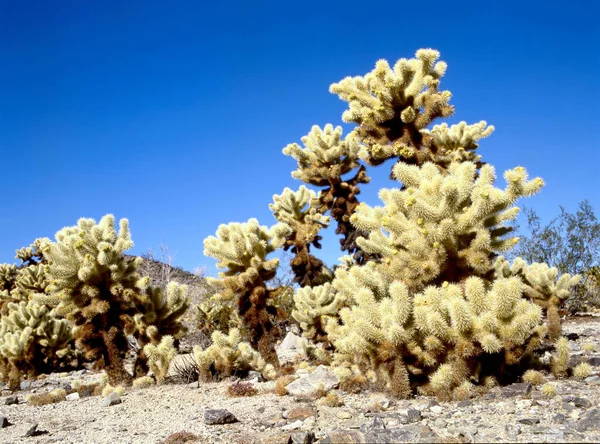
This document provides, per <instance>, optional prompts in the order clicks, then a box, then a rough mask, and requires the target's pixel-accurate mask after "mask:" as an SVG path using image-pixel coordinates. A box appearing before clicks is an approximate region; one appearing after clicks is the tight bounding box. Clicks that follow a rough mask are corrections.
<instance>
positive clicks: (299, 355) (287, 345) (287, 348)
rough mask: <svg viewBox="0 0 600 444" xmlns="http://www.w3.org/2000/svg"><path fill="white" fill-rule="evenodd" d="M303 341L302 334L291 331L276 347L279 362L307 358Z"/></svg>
mask: <svg viewBox="0 0 600 444" xmlns="http://www.w3.org/2000/svg"><path fill="white" fill-rule="evenodd" d="M302 343H303V339H302V338H301V337H300V336H297V335H295V334H294V333H292V332H289V333H288V334H287V335H286V337H285V338H284V339H283V341H281V344H279V346H278V347H276V348H275V351H276V353H277V357H278V358H279V362H280V363H281V364H285V363H287V362H294V361H296V360H298V359H304V358H306V357H307V356H306V352H305V351H304V347H302Z"/></svg>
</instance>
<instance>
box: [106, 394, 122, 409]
mask: <svg viewBox="0 0 600 444" xmlns="http://www.w3.org/2000/svg"><path fill="white" fill-rule="evenodd" d="M121 402H122V401H121V396H119V394H118V393H117V392H111V393H110V395H108V396H107V397H106V398H104V404H103V405H104V407H110V406H113V405H117V404H121Z"/></svg>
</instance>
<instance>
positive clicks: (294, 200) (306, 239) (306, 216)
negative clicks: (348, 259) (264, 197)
mask: <svg viewBox="0 0 600 444" xmlns="http://www.w3.org/2000/svg"><path fill="white" fill-rule="evenodd" d="M315 199H316V193H315V192H314V191H312V190H309V189H308V188H306V187H305V186H304V185H302V186H301V187H300V189H299V190H298V191H296V192H294V191H292V190H291V189H289V188H286V189H285V190H284V191H283V193H282V194H281V196H278V195H274V196H273V200H274V203H272V204H270V205H269V208H270V209H271V211H273V215H274V216H275V219H277V220H278V221H279V222H282V223H286V224H287V225H289V226H290V228H291V229H292V230H293V231H292V233H291V234H290V235H289V236H288V237H287V238H286V243H285V245H284V247H283V248H284V250H286V251H287V250H288V249H290V248H291V250H292V253H294V254H295V256H294V258H293V259H292V260H291V263H290V265H291V268H292V271H293V272H294V275H295V281H296V282H297V283H299V284H300V285H301V286H307V285H318V284H319V283H321V282H322V281H323V280H324V279H327V278H328V277H329V275H330V274H331V273H329V270H327V269H326V268H325V269H324V264H323V261H321V260H320V259H318V258H316V257H315V256H313V255H312V254H310V247H311V245H312V246H315V247H316V248H321V244H320V243H319V241H320V240H321V239H322V238H321V236H319V232H320V230H321V228H323V227H327V226H328V225H329V222H330V218H329V217H327V216H323V215H322V214H320V213H319V212H317V210H316V209H315V207H314V206H313V205H311V202H312V201H314V200H315ZM307 205H308V207H307V208H305V207H306V206H307Z"/></svg>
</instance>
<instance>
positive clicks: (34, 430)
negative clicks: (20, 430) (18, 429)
mask: <svg viewBox="0 0 600 444" xmlns="http://www.w3.org/2000/svg"><path fill="white" fill-rule="evenodd" d="M37 428H38V424H37V422H34V423H33V424H31V425H30V426H29V428H28V429H27V430H26V431H25V434H24V435H23V436H24V437H25V438H28V437H30V436H35V435H37V434H38V429H37Z"/></svg>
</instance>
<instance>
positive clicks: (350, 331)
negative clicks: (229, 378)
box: [202, 49, 585, 399]
mask: <svg viewBox="0 0 600 444" xmlns="http://www.w3.org/2000/svg"><path fill="white" fill-rule="evenodd" d="M438 59H439V53H438V52H437V51H435V50H431V49H422V50H419V51H417V53H416V58H413V59H410V60H407V59H400V60H399V61H398V62H397V63H396V64H395V65H394V66H393V67H391V66H390V65H389V64H388V62H387V61H385V60H380V61H378V62H377V64H376V65H375V69H374V70H373V71H371V72H370V73H368V74H366V75H365V76H363V77H360V76H359V77H347V78H345V79H343V80H342V81H340V82H339V83H334V84H333V85H331V88H330V91H331V92H332V93H334V94H337V95H338V96H339V97H340V98H341V99H342V100H344V101H346V102H348V105H349V106H348V109H347V110H346V111H345V112H344V113H343V115H342V119H343V120H344V121H345V122H347V123H354V124H356V127H355V128H354V129H353V130H352V131H351V132H350V133H348V134H347V135H346V136H345V137H342V128H341V127H335V128H334V126H333V125H331V124H327V125H326V126H325V127H324V128H323V129H321V128H320V127H318V126H313V127H312V129H311V131H310V133H309V134H308V135H307V136H305V137H303V138H302V143H303V145H304V146H300V145H299V144H296V143H292V144H290V145H288V146H286V147H285V148H284V150H283V152H284V154H286V155H288V156H291V157H292V158H294V159H295V160H296V161H297V169H296V170H295V171H294V172H293V173H292V177H294V178H296V179H299V180H301V181H302V182H304V183H305V184H307V185H309V186H312V187H316V188H318V189H319V191H318V193H315V192H313V191H311V190H310V189H309V188H307V187H306V186H304V185H303V186H301V187H300V189H299V190H298V191H293V190H291V189H289V188H286V189H285V190H284V192H283V193H282V194H281V195H275V196H274V197H273V200H274V203H273V204H271V205H270V209H271V210H272V212H273V215H274V217H275V218H276V219H277V221H278V222H279V225H278V227H281V228H279V233H280V236H281V237H280V238H279V239H278V242H277V244H278V245H279V246H283V248H285V249H291V251H292V253H294V254H295V256H294V258H293V259H292V262H291V265H292V269H293V271H294V274H295V280H296V282H297V283H298V284H299V287H300V288H297V289H296V292H295V294H294V303H295V309H294V311H293V313H292V317H293V318H294V319H295V320H296V321H297V322H298V324H299V326H300V328H301V330H302V333H303V335H304V336H305V337H306V338H308V339H310V340H312V341H313V342H317V343H322V348H320V350H321V351H322V353H329V354H330V356H329V358H331V359H332V362H333V363H334V366H335V367H336V372H337V373H338V374H339V375H341V376H346V377H347V378H350V377H352V378H356V377H357V375H360V376H361V377H362V378H365V380H370V381H371V382H375V383H378V384H379V385H381V386H382V387H386V388H387V389H389V390H391V391H392V392H394V393H396V394H397V395H399V396H408V395H409V394H411V393H414V392H416V391H420V392H424V393H433V394H436V395H438V396H443V397H453V398H457V399H460V398H464V397H465V396H468V394H470V393H472V392H473V390H474V387H475V386H477V385H486V386H489V385H490V384H491V383H492V382H493V383H502V382H507V381H509V380H510V379H511V378H513V379H514V378H515V375H517V377H518V375H521V374H523V372H525V371H526V370H528V369H531V367H532V366H534V365H537V364H534V362H536V360H537V355H536V351H537V350H538V349H539V346H540V344H541V343H542V342H544V341H547V340H550V341H553V342H555V341H557V340H558V342H556V349H557V353H556V355H555V357H554V358H553V361H552V362H553V363H552V367H553V369H554V373H555V374H557V375H561V376H562V375H564V374H565V372H566V370H565V368H566V367H565V365H567V364H565V356H567V361H568V350H566V349H565V347H564V344H563V343H562V342H561V340H559V337H560V319H559V317H558V309H559V308H560V307H561V305H562V303H563V301H564V300H565V299H566V298H567V297H568V296H569V294H570V291H571V289H572V287H573V285H575V284H576V283H577V282H578V280H579V276H570V275H567V274H564V275H562V276H558V273H557V270H556V269H552V268H549V267H548V266H546V265H545V264H530V265H528V264H526V263H525V262H524V261H523V260H522V259H517V260H515V262H514V263H513V264H512V265H511V264H508V263H507V261H506V260H505V259H504V257H503V256H500V254H502V253H504V252H506V251H508V250H510V249H511V248H513V247H514V246H515V244H516V243H517V242H518V238H517V237H515V236H513V235H512V232H513V230H514V227H513V226H511V225H510V222H511V221H513V220H514V219H515V218H516V216H517V214H518V212H519V209H518V207H516V206H515V203H516V202H517V200H518V199H519V198H521V197H528V196H531V195H533V194H535V193H537V192H538V191H539V190H540V189H541V188H542V186H543V185H544V182H543V180H542V179H540V178H533V179H529V178H528V175H527V172H526V170H525V168H523V167H516V168H514V169H511V170H508V171H506V172H505V173H504V179H505V181H506V186H505V187H504V188H503V189H501V188H497V187H496V186H495V182H496V172H495V169H494V168H493V167H492V166H491V165H488V164H486V163H484V162H483V161H482V160H481V156H480V155H479V154H477V148H478V146H479V142H480V141H481V139H484V138H486V137H488V136H489V135H490V134H491V133H492V132H493V131H494V127H493V126H491V125H488V124H487V122H485V121H480V122H478V123H475V124H467V123H466V122H460V123H458V124H455V125H448V124H446V123H441V124H436V125H433V126H431V125H432V124H433V123H434V122H435V121H436V120H438V119H441V118H446V117H449V116H451V115H453V114H454V107H453V106H452V105H450V104H449V100H450V97H451V94H450V92H449V91H443V90H440V88H439V86H440V81H441V78H442V77H443V76H444V74H445V72H446V68H447V66H446V63H445V62H442V61H439V60H438ZM388 160H393V163H392V168H391V173H390V177H391V178H392V179H394V180H397V181H398V186H397V187H396V188H392V189H383V190H381V191H380V193H379V197H380V199H381V200H382V202H383V205H382V206H376V207H371V206H369V205H366V204H365V203H360V202H359V201H358V198H357V196H358V195H359V193H360V187H361V186H362V185H363V184H366V183H368V182H369V177H368V175H367V169H368V168H370V167H375V166H378V165H382V164H384V163H385V162H386V161H388ZM330 220H333V221H335V222H336V224H337V230H336V233H338V234H341V235H342V239H341V241H340V242H341V247H342V248H341V250H342V251H343V252H345V253H346V256H344V257H343V258H341V263H340V264H339V265H337V266H335V267H334V268H333V269H329V268H328V267H326V266H325V265H324V264H323V262H322V261H320V260H319V259H318V258H316V257H315V256H313V254H312V252H311V250H310V247H311V246H314V247H316V248H319V247H320V244H319V241H320V239H321V236H320V235H319V232H320V230H321V229H323V228H326V227H327V226H328V225H329V223H330ZM252 224H253V225H252V226H253V227H254V228H253V229H254V230H256V227H258V223H257V222H256V221H253V223H252ZM223 227H230V228H228V229H227V230H226V231H224V228H223ZM234 229H237V230H241V231H243V225H240V224H230V225H229V226H221V227H220V228H219V232H218V234H217V235H218V237H219V238H222V241H221V242H220V243H218V242H217V241H216V240H215V239H214V238H209V239H207V241H205V246H210V248H208V247H207V248H206V251H205V253H207V254H209V255H211V256H213V257H216V258H218V259H220V260H221V262H220V263H219V266H220V267H223V268H225V267H226V268H227V269H228V271H227V272H226V273H222V275H221V279H222V280H223V283H225V282H227V279H232V278H231V276H235V285H232V284H229V285H224V288H225V289H226V291H227V292H228V293H227V294H228V297H229V298H230V299H234V300H236V301H237V302H238V304H239V310H238V312H239V314H240V316H241V322H242V323H243V324H244V326H246V327H248V326H249V325H250V324H249V323H248V321H249V320H250V319H249V318H247V317H245V316H244V312H245V310H246V308H245V307H248V306H252V305H251V304H249V303H248V302H247V301H249V300H251V299H252V296H250V295H252V294H253V293H254V292H255V291H256V292H257V294H258V295H261V298H262V296H263V295H265V294H268V293H269V292H270V291H272V290H268V291H267V290H266V286H265V285H264V282H265V279H264V276H265V275H267V276H269V277H270V276H273V275H274V268H275V267H276V263H275V261H272V262H267V263H268V264H269V267H268V272H267V270H264V268H263V269H261V267H264V266H263V264H264V263H265V258H264V254H263V255H260V256H259V257H256V253H254V252H251V251H249V248H248V245H252V244H251V243H249V242H247V241H245V240H244V239H245V238H244V236H246V234H239V235H238V238H239V240H238V241H232V239H233V237H232V236H231V234H232V233H234ZM224 236H226V237H227V238H225V237H224ZM263 237H264V242H263V244H262V245H261V247H262V248H261V252H267V250H265V246H270V245H275V243H270V242H271V239H270V238H268V237H266V236H264V235H263ZM236 245H237V248H236ZM253 248H254V247H253ZM271 251H273V250H268V252H271ZM242 258H244V259H246V261H245V262H244V260H243V259H242ZM261 298H257V297H256V296H254V299H255V300H256V301H259V300H260V301H263V300H264V299H261ZM253 307H257V308H258V306H256V305H254V306H253ZM265 307H266V305H265V304H263V305H261V306H260V308H259V309H260V310H262V311H263V312H264V313H265V314H264V317H265V319H266V318H267V314H266V313H267V311H266V308H265ZM253 322H254V323H253V324H252V325H253V326H256V325H257V323H256V322H255V321H253ZM545 322H546V323H547V324H548V325H545ZM260 331H263V330H262V329H261V330H260ZM219 335H222V336H218V338H219V343H222V347H223V350H224V354H225V355H226V356H229V358H226V359H225V358H223V356H220V357H219V359H217V358H216V355H214V353H213V355H214V356H213V358H214V359H213V360H212V361H211V360H210V359H209V358H208V357H207V356H205V355H203V356H202V359H203V360H204V361H203V365H205V366H206V365H207V364H206V363H207V362H209V361H210V362H211V365H213V366H215V365H216V364H215V363H216V362H217V361H219V362H221V363H222V362H224V361H226V362H228V364H227V365H228V366H231V365H232V362H233V361H232V359H233V358H231V356H234V355H235V354H232V353H231V352H230V351H228V352H225V350H231V349H232V348H231V347H230V346H228V345H226V344H225V342H224V338H225V337H226V336H224V335H223V334H222V333H219ZM251 345H252V346H253V347H256V346H257V343H256V340H255V341H253V342H252V343H251ZM213 347H215V350H216V349H219V345H218V344H216V345H215V344H213ZM258 350H259V351H260V352H261V353H263V349H260V348H258ZM322 353H321V354H322ZM267 356H272V354H264V355H263V357H264V358H265V359H266V361H267V362H270V363H273V361H272V360H270V359H268V358H267ZM219 365H222V364H219ZM217 367H218V366H217ZM584 370H585V369H583V370H581V371H580V372H579V373H580V374H583V373H584Z"/></svg>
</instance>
